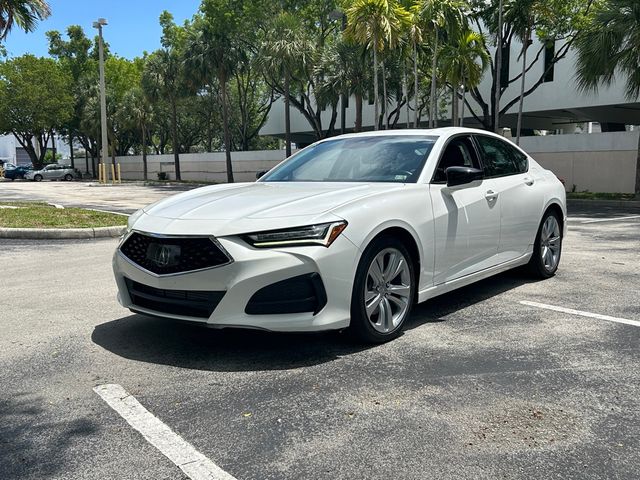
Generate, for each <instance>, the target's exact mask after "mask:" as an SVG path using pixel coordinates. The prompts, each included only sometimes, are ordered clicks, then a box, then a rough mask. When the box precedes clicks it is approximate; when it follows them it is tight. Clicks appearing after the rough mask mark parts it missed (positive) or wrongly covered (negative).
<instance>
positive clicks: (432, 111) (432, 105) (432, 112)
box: [429, 28, 438, 128]
mask: <svg viewBox="0 0 640 480" xmlns="http://www.w3.org/2000/svg"><path fill="white" fill-rule="evenodd" d="M432 57H433V58H432V59H431V93H430V95H429V128H433V127H434V126H435V118H436V79H437V76H436V69H437V66H438V64H437V61H438V29H437V28H435V29H434V38H433V56H432Z"/></svg>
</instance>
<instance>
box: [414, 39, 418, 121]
mask: <svg viewBox="0 0 640 480" xmlns="http://www.w3.org/2000/svg"><path fill="white" fill-rule="evenodd" d="M413 88H414V92H413V128H418V97H419V95H418V46H417V45H416V41H415V40H414V41H413Z"/></svg>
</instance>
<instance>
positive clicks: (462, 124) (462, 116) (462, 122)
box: [460, 75, 467, 127]
mask: <svg viewBox="0 0 640 480" xmlns="http://www.w3.org/2000/svg"><path fill="white" fill-rule="evenodd" d="M462 78H464V75H463V77H462ZM466 98H467V88H466V87H465V85H464V82H463V83H462V114H461V115H460V126H461V127H464V103H465V101H466Z"/></svg>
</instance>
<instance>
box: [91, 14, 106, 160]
mask: <svg viewBox="0 0 640 480" xmlns="http://www.w3.org/2000/svg"><path fill="white" fill-rule="evenodd" d="M104 25H107V20H106V19H105V18H99V19H98V21H97V22H93V28H97V29H98V38H99V41H98V63H99V64H100V128H101V131H102V142H101V146H102V155H101V157H102V164H103V165H105V168H106V165H107V159H108V157H109V140H108V138H107V93H106V89H105V84H104V41H103V39H102V27H103V26H104Z"/></svg>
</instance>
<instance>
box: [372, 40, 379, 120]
mask: <svg viewBox="0 0 640 480" xmlns="http://www.w3.org/2000/svg"><path fill="white" fill-rule="evenodd" d="M373 112H374V113H373V119H374V120H373V129H374V130H378V117H379V115H380V110H379V108H378V36H377V35H375V34H374V36H373Z"/></svg>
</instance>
